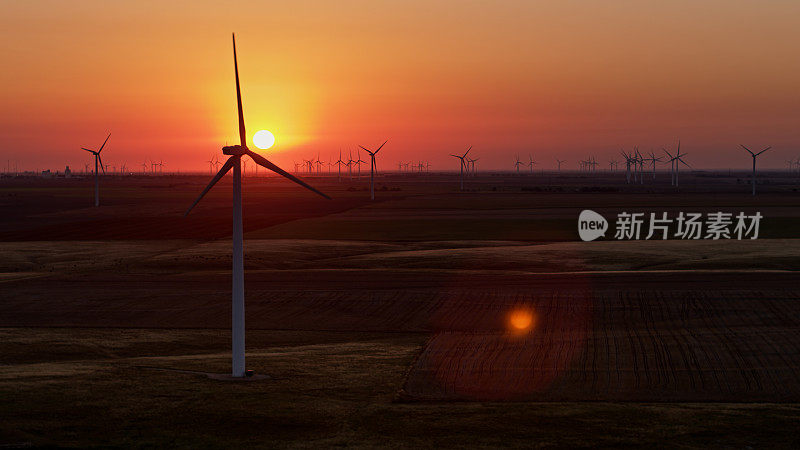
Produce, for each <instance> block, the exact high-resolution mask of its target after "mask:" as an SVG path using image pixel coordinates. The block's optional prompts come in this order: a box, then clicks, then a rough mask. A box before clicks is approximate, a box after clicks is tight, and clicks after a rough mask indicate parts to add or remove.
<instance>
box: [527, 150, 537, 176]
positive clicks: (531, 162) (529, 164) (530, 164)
mask: <svg viewBox="0 0 800 450" xmlns="http://www.w3.org/2000/svg"><path fill="white" fill-rule="evenodd" d="M528 158H529V159H530V162H529V163H528V166H529V167H530V168H531V175H533V166H534V165H535V164H536V161H534V160H533V155H531V154H530V153H528Z"/></svg>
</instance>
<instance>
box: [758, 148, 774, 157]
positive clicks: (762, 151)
mask: <svg viewBox="0 0 800 450" xmlns="http://www.w3.org/2000/svg"><path fill="white" fill-rule="evenodd" d="M771 148H772V147H767V148H765V149H764V150H761V151H760V152H758V153H756V154H755V156H758V155H760V154H762V153H764V152H765V151H767V150H769V149H771Z"/></svg>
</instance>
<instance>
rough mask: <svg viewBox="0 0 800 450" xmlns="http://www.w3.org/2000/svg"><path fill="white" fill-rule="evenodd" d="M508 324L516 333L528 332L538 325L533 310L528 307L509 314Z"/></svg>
mask: <svg viewBox="0 0 800 450" xmlns="http://www.w3.org/2000/svg"><path fill="white" fill-rule="evenodd" d="M508 324H509V326H510V328H511V331H514V332H516V333H526V332H528V331H530V330H531V329H533V327H534V326H535V325H536V324H535V318H534V315H533V312H532V311H530V310H528V309H515V310H513V311H511V312H510V313H509V315H508Z"/></svg>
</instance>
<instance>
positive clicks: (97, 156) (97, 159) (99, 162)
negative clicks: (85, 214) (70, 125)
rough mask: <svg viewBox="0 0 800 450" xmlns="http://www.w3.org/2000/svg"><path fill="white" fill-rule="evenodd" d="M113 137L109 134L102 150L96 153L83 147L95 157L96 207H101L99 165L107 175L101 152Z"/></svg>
mask: <svg viewBox="0 0 800 450" xmlns="http://www.w3.org/2000/svg"><path fill="white" fill-rule="evenodd" d="M110 137H111V133H108V136H106V140H105V141H103V145H101V146H100V150H97V151H94V150H89V149H88V148H84V147H81V149H82V150H86V151H87V152H89V153H91V154H93V155H94V206H95V207H97V206H100V173H99V172H98V170H97V166H98V165H99V166H100V167H101V168H102V169H103V173H106V168H105V166H104V165H103V158H101V157H100V152H102V151H103V147H105V146H106V142H108V138H110Z"/></svg>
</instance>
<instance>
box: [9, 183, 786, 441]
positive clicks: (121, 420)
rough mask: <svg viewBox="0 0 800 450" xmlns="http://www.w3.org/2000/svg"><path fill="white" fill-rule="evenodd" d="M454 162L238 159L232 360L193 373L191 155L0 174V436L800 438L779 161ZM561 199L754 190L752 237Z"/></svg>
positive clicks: (200, 293)
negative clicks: (414, 174)
mask: <svg viewBox="0 0 800 450" xmlns="http://www.w3.org/2000/svg"><path fill="white" fill-rule="evenodd" d="M453 180H454V179H453V178H452V177H447V176H444V175H442V176H438V177H434V179H433V180H431V181H427V182H425V181H423V180H419V179H412V178H402V177H398V178H396V179H392V178H391V177H387V178H385V179H382V180H381V183H382V184H383V185H385V186H387V189H386V190H385V191H379V193H378V194H379V195H378V197H379V198H378V200H379V201H378V202H376V203H375V204H368V202H366V201H365V200H364V199H363V197H364V195H365V193H364V191H363V190H362V189H363V183H358V182H356V181H353V182H352V183H351V182H349V181H348V182H345V183H342V184H339V183H336V181H335V180H332V179H318V180H316V183H317V184H319V185H321V186H322V187H323V188H324V189H326V190H327V191H329V192H331V193H332V194H333V196H334V197H335V200H333V201H331V202H325V201H322V200H317V199H313V198H310V197H308V196H305V195H302V193H299V192H298V191H295V190H293V189H291V188H290V187H289V186H287V185H285V184H281V183H276V182H275V181H274V180H248V183H247V184H246V186H245V192H246V194H245V196H246V199H247V200H246V203H245V230H246V237H247V238H248V239H247V241H246V245H245V250H246V257H245V259H246V269H247V273H246V298H247V323H248V335H247V340H248V355H247V358H248V367H249V368H252V369H254V370H255V371H256V372H257V373H261V374H268V375H269V376H270V378H269V379H266V380H254V381H249V382H229V381H220V380H214V379H209V378H208V377H206V376H205V375H204V373H208V372H213V373H224V372H227V371H228V369H229V347H228V343H229V332H228V331H227V328H228V326H229V317H230V312H229V311H230V310H229V308H230V297H229V296H230V275H229V264H230V249H229V241H228V240H227V239H226V234H228V233H229V227H230V218H229V209H228V208H227V207H226V201H227V198H228V192H226V190H225V189H224V188H223V189H220V192H218V193H215V194H214V195H212V196H211V198H210V199H209V203H208V204H205V205H201V208H199V209H198V211H196V212H197V216H195V217H192V216H190V218H188V219H183V218H181V217H180V215H181V211H182V209H183V208H184V207H185V206H186V205H187V202H189V203H190V202H191V198H192V196H193V195H194V194H195V193H196V192H197V191H198V190H199V189H200V188H201V185H202V183H203V182H204V181H205V180H204V179H203V178H200V177H194V178H193V177H163V178H158V179H153V180H148V179H136V180H119V179H118V180H108V181H107V182H106V183H107V185H106V187H105V190H104V191H103V192H105V193H106V197H105V198H106V200H107V204H108V206H104V207H103V208H100V209H98V210H95V209H93V208H89V207H85V206H83V204H85V203H88V202H86V201H85V200H87V199H86V198H85V197H86V195H87V194H90V193H91V190H90V189H88V187H89V185H88V184H86V182H82V181H80V180H51V181H48V182H44V183H42V182H36V181H32V180H28V181H24V180H23V181H20V180H12V181H7V182H3V183H4V184H2V187H1V188H0V194H2V197H0V199H2V202H3V203H2V207H3V210H4V212H5V211H8V212H9V213H8V214H5V215H4V216H3V217H2V219H0V239H3V240H5V241H6V242H2V243H0V253H1V254H2V255H3V258H2V261H0V290H1V291H2V300H1V301H0V327H3V328H2V329H0V419H2V420H0V444H3V445H8V444H10V445H33V446H39V445H42V446H52V445H58V446H181V447H198V446H199V447H202V446H227V447H232V446H244V445H247V446H277V447H284V446H303V447H319V446H333V445H346V446H393V447H420V446H437V447H464V446H500V445H512V446H525V447H530V446H554V447H588V446H606V447H607V446H658V447H674V446H678V447H707V446H712V447H746V446H752V447H796V446H798V445H800V441H798V439H797V437H796V428H797V424H798V423H800V405H799V404H798V402H800V381H798V380H800V345H798V342H800V307H798V306H797V302H798V297H799V296H800V291H798V289H797V286H798V281H800V276H799V275H798V269H800V267H798V266H800V257H798V254H800V241H797V240H796V239H794V238H796V232H795V233H793V232H792V230H793V227H794V225H795V224H796V221H797V220H798V215H800V214H799V213H798V211H800V210H798V208H797V207H798V206H800V205H798V203H800V201H799V200H800V199H799V198H798V197H797V195H796V194H795V193H794V191H793V190H792V189H794V187H793V185H791V184H788V183H789V182H788V181H787V182H786V183H784V184H780V183H778V182H775V183H773V184H770V185H769V189H768V191H769V192H767V194H765V195H764V196H763V197H762V198H758V199H752V198H749V197H748V196H746V195H741V194H740V193H739V192H738V189H739V188H740V187H741V186H738V185H737V184H736V183H735V182H734V181H733V179H722V180H716V181H714V182H713V183H710V184H709V185H706V184H703V183H701V182H700V181H703V180H701V179H700V178H699V177H698V178H697V179H696V180H694V181H695V182H696V183H695V184H694V185H693V184H692V179H691V178H689V179H688V180H687V186H688V187H686V188H685V189H686V190H685V191H684V192H683V193H682V194H680V195H679V194H676V193H674V192H673V191H672V190H671V189H670V188H669V186H663V185H656V186H649V187H648V186H645V187H635V188H634V187H626V186H619V185H617V184H614V183H613V182H612V180H602V182H601V183H600V184H601V185H605V186H607V187H608V189H606V191H605V192H586V189H584V187H586V186H584V184H586V183H588V181H587V180H586V179H584V178H582V177H574V178H573V177H556V176H554V175H553V176H551V177H550V179H549V180H547V179H537V180H530V179H526V180H522V179H520V178H514V177H510V178H508V179H503V178H499V179H498V178H496V177H495V178H492V177H486V178H485V179H482V180H480V181H478V180H475V181H473V184H472V185H471V189H472V190H473V191H472V192H468V193H458V192H454V191H453V187H454V185H453V184H452V182H453ZM698 180H700V181H698ZM62 181H63V182H65V183H68V184H62V185H59V184H58V183H59V182H62ZM556 188H558V189H556ZM90 199H91V198H90V197H89V200H90ZM584 208H591V209H595V210H597V211H601V212H608V213H614V212H615V211H620V210H622V209H628V210H640V211H647V212H650V211H667V210H668V211H676V210H698V211H715V210H719V209H725V210H734V209H735V210H737V211H738V210H745V211H753V210H759V211H761V213H762V214H763V215H764V216H765V218H766V219H765V222H764V224H763V225H762V226H763V233H764V234H763V236H762V237H765V238H766V239H759V240H756V241H750V240H747V241H719V242H713V241H697V242H686V241H666V242H662V241H641V242H616V241H600V242H593V243H581V242H575V241H576V232H575V227H576V225H575V222H576V218H577V214H578V212H579V211H580V210H581V209H584ZM193 214H194V213H193ZM518 314H523V315H524V316H526V317H528V318H530V319H531V320H530V323H529V324H528V325H527V326H525V327H523V328H522V329H518V328H517V327H516V326H515V324H518V323H517V322H516V319H515V317H517V315H518ZM526 323H527V322H526Z"/></svg>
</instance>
